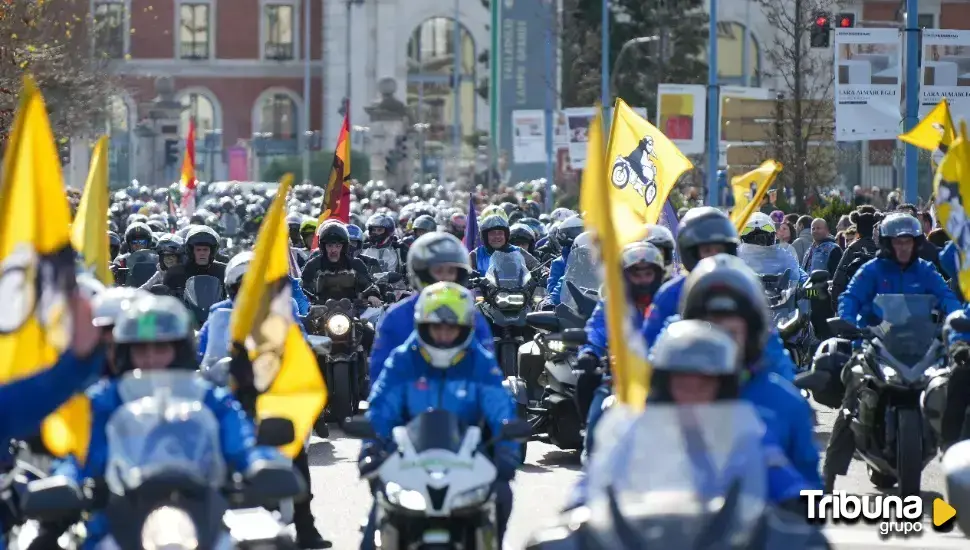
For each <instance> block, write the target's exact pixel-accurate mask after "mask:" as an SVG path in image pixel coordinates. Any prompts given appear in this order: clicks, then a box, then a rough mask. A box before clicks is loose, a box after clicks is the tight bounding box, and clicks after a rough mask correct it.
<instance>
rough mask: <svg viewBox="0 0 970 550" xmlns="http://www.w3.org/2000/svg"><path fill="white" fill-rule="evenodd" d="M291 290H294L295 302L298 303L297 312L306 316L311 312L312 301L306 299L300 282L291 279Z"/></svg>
mask: <svg viewBox="0 0 970 550" xmlns="http://www.w3.org/2000/svg"><path fill="white" fill-rule="evenodd" d="M290 288H292V289H293V300H294V301H296V307H297V310H299V312H300V315H306V314H307V313H309V311H310V299H309V298H307V297H306V293H305V292H303V287H302V286H300V280H299V279H294V278H293V277H290Z"/></svg>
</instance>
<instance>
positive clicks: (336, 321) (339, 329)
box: [327, 314, 350, 336]
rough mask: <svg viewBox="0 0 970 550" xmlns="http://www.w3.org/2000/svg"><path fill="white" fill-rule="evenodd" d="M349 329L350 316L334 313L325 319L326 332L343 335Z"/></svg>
mask: <svg viewBox="0 0 970 550" xmlns="http://www.w3.org/2000/svg"><path fill="white" fill-rule="evenodd" d="M349 330H350V318H349V317H347V316H346V315H339V314H338V315H334V316H333V317H331V318H330V319H327V332H329V333H330V334H333V335H334V336H343V335H344V334H347V331H349Z"/></svg>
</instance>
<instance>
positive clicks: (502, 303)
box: [495, 292, 525, 307]
mask: <svg viewBox="0 0 970 550" xmlns="http://www.w3.org/2000/svg"><path fill="white" fill-rule="evenodd" d="M495 303H496V304H497V305H498V307H522V306H524V305H525V295H524V294H509V293H508V292H499V293H498V295H497V296H495Z"/></svg>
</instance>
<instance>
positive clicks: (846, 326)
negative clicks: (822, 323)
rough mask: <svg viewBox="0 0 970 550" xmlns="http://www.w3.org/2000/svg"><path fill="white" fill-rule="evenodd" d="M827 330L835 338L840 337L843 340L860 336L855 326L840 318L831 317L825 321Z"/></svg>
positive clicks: (860, 332) (860, 333) (859, 331)
mask: <svg viewBox="0 0 970 550" xmlns="http://www.w3.org/2000/svg"><path fill="white" fill-rule="evenodd" d="M826 322H827V323H828V325H829V328H830V329H832V332H834V333H835V334H836V336H841V337H843V338H850V339H852V338H858V337H860V336H862V331H861V330H859V329H858V328H857V327H856V326H855V325H853V324H852V323H850V322H848V321H846V320H845V319H842V318H841V317H833V318H831V319H828V320H827V321H826Z"/></svg>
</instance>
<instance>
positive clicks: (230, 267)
mask: <svg viewBox="0 0 970 550" xmlns="http://www.w3.org/2000/svg"><path fill="white" fill-rule="evenodd" d="M253 256H255V254H254V253H253V252H252V251H247V252H240V253H239V254H236V255H235V256H233V257H232V259H231V260H229V263H228V264H226V278H225V285H226V288H227V289H229V288H232V287H234V286H236V285H238V284H240V283H241V282H242V278H243V275H245V274H246V271H247V270H249V264H250V262H252V261H253Z"/></svg>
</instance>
